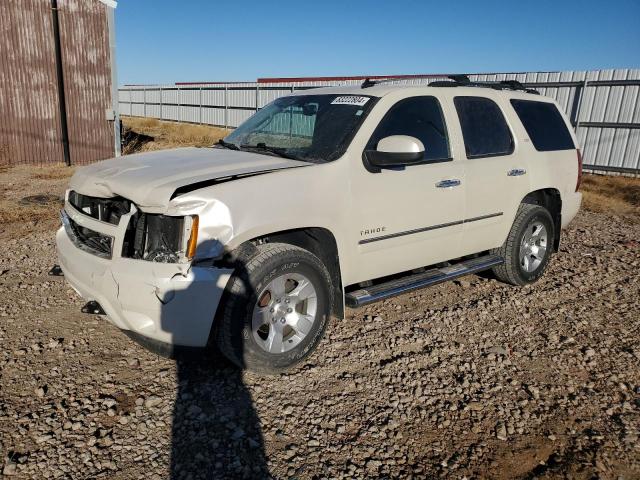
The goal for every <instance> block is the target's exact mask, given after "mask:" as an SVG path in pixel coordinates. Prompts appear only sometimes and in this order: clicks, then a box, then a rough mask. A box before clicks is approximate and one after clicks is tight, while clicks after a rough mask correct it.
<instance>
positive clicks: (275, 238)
mask: <svg viewBox="0 0 640 480" xmlns="http://www.w3.org/2000/svg"><path fill="white" fill-rule="evenodd" d="M262 243H287V244H289V245H295V246H297V247H300V248H303V249H305V250H307V251H309V252H311V253H312V254H314V255H315V256H316V257H318V258H319V259H320V261H321V262H322V263H323V264H324V265H325V267H327V270H328V271H329V275H330V276H331V282H332V287H333V298H334V301H333V304H332V306H331V313H332V315H333V316H335V317H337V318H339V319H343V318H344V289H343V286H342V272H341V269H340V254H339V250H338V242H337V240H336V238H335V236H334V234H333V233H332V232H331V231H330V230H329V229H327V228H324V227H303V228H293V229H288V230H280V231H276V232H271V233H267V234H263V235H260V236H257V237H254V238H251V239H249V240H245V241H244V242H243V243H241V244H240V245H238V246H237V247H236V248H235V249H234V250H233V251H232V252H230V254H229V255H228V256H230V257H231V258H243V257H246V256H250V255H251V250H252V247H254V246H255V245H259V244H262ZM224 262H225V263H227V261H224ZM227 264H228V263H227Z"/></svg>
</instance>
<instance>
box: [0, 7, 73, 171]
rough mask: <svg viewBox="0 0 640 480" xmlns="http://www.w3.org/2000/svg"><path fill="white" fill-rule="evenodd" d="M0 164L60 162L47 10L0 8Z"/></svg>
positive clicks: (54, 84)
mask: <svg viewBox="0 0 640 480" xmlns="http://www.w3.org/2000/svg"><path fill="white" fill-rule="evenodd" d="M0 25H1V26H2V27H1V28H0V49H1V50H0V115H2V121H1V122H0V165H11V164H16V163H29V162H46V161H49V159H56V160H57V161H62V144H61V138H60V119H59V116H58V114H59V112H58V95H57V90H56V71H55V52H54V46H53V41H52V39H53V28H52V24H51V10H50V8H48V6H47V5H46V4H45V2H43V1H42V0H2V5H0Z"/></svg>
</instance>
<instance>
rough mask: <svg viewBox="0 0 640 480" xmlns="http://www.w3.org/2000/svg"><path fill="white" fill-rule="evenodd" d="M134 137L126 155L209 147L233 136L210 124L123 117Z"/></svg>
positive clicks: (130, 138)
mask: <svg viewBox="0 0 640 480" xmlns="http://www.w3.org/2000/svg"><path fill="white" fill-rule="evenodd" d="M122 123H123V125H124V129H125V139H127V132H132V133H133V135H132V134H131V133H129V134H128V135H130V137H129V138H128V139H127V140H128V141H126V142H125V146H124V153H125V154H128V153H136V152H146V151H150V150H163V149H167V148H176V147H208V146H211V145H213V144H214V143H216V142H217V141H218V140H220V139H221V138H223V137H225V136H226V135H228V134H229V132H230V130H227V129H224V128H218V127H211V126H206V125H193V124H190V123H178V122H168V121H164V120H163V121H160V120H156V119H154V118H137V117H122Z"/></svg>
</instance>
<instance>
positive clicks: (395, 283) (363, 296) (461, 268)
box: [345, 255, 504, 308]
mask: <svg viewBox="0 0 640 480" xmlns="http://www.w3.org/2000/svg"><path fill="white" fill-rule="evenodd" d="M501 263H504V258H502V257H501V256H500V255H485V256H483V257H476V258H472V259H471V260H465V261H463V262H460V263H456V264H455V265H451V266H448V267H442V268H433V269H431V270H427V271H426V272H421V273H414V274H411V275H408V276H406V277H402V278H397V279H394V280H390V281H388V282H385V283H380V284H378V285H373V286H371V287H366V288H361V289H359V290H355V291H353V292H349V293H347V294H346V296H345V300H346V303H347V306H349V307H352V308H353V307H362V306H363V305H368V304H370V303H373V302H377V301H379V300H384V299H387V298H390V297H395V296H396V295H400V294H402V293H407V292H411V291H413V290H417V289H419V288H424V287H429V286H431V285H436V284H438V283H442V282H446V281H448V280H453V279H454V278H458V277H462V276H464V275H469V274H470V273H476V272H481V271H482V270H488V269H490V268H492V267H495V266H496V265H500V264H501Z"/></svg>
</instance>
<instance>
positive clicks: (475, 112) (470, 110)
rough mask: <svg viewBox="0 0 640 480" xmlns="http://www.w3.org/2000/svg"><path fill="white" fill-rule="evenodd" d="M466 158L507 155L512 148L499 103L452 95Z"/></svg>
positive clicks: (510, 137) (509, 131) (480, 98)
mask: <svg viewBox="0 0 640 480" xmlns="http://www.w3.org/2000/svg"><path fill="white" fill-rule="evenodd" d="M453 103H454V104H455V107H456V111H457V112H458V118H459V119H460V126H461V127H462V137H463V138H464V147H465V150H466V152H467V158H482V157H493V156H499V155H509V154H510V153H512V152H513V137H512V136H511V130H509V126H508V125H507V122H506V120H505V119H504V115H503V114H502V111H501V110H500V107H499V106H498V104H497V103H495V102H494V101H493V100H490V99H488V98H484V97H455V98H454V99H453Z"/></svg>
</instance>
